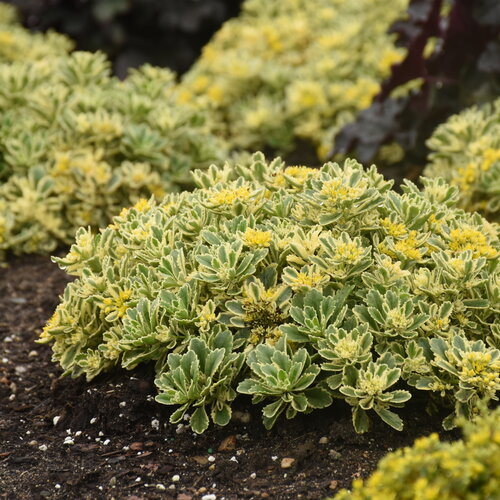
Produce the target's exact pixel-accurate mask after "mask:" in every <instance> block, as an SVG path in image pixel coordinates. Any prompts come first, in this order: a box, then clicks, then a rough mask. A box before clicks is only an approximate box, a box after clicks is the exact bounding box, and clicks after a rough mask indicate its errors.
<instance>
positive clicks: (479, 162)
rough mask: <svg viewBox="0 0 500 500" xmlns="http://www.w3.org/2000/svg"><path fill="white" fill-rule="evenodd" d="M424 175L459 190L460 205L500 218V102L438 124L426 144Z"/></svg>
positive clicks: (470, 110) (473, 109)
mask: <svg viewBox="0 0 500 500" xmlns="http://www.w3.org/2000/svg"><path fill="white" fill-rule="evenodd" d="M427 145H428V146H429V148H430V150H431V153H430V155H429V160H430V161H429V164H428V165H427V167H426V169H425V171H424V175H427V176H429V177H443V178H444V179H446V180H447V181H448V182H449V183H450V184H452V185H455V186H458V187H459V188H460V205H461V206H462V207H464V208H465V209H466V210H471V211H473V210H477V211H479V212H481V213H484V214H485V216H486V217H488V218H489V219H491V220H496V221H497V220H498V219H499V217H500V99H498V100H496V101H494V102H493V103H491V104H486V105H484V106H481V107H478V106H476V107H472V108H469V109H466V110H465V111H462V112H461V113H460V114H458V115H454V116H452V117H451V118H449V119H448V120H447V121H446V122H444V123H443V124H441V125H439V127H438V128H437V129H436V130H435V131H434V133H433V134H432V136H431V138H430V139H429V140H428V141H427Z"/></svg>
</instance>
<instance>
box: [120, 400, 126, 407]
mask: <svg viewBox="0 0 500 500" xmlns="http://www.w3.org/2000/svg"><path fill="white" fill-rule="evenodd" d="M118 406H119V407H120V408H125V406H127V402H126V401H122V402H121V403H120V404H119V405H118Z"/></svg>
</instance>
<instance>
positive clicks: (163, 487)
mask: <svg viewBox="0 0 500 500" xmlns="http://www.w3.org/2000/svg"><path fill="white" fill-rule="evenodd" d="M156 489H157V490H160V491H165V490H166V489H167V488H165V485H164V484H161V483H158V484H157V485H156Z"/></svg>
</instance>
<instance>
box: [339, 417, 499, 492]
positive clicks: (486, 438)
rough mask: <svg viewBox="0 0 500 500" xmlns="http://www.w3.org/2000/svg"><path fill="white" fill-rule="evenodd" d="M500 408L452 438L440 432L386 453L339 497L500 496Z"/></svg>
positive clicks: (468, 425)
mask: <svg viewBox="0 0 500 500" xmlns="http://www.w3.org/2000/svg"><path fill="white" fill-rule="evenodd" d="M499 429H500V409H497V410H495V411H494V412H492V413H491V414H490V415H486V416H482V417H480V418H477V419H476V421H475V422H473V423H471V422H469V423H467V424H465V425H464V434H465V436H464V438H463V439H461V440H458V441H456V442H452V443H443V442H440V441H439V436H438V435H437V434H431V435H430V436H428V437H424V438H420V439H417V440H416V441H415V444H414V445H413V446H412V447H407V448H404V449H401V450H397V451H395V452H393V453H390V454H389V455H387V456H386V457H384V458H383V459H382V460H381V461H380V463H379V465H378V467H377V470H376V471H375V472H374V473H373V474H372V475H371V476H370V477H369V478H368V479H367V480H366V481H364V482H363V481H362V480H359V479H358V480H355V481H354V483H353V487H352V491H347V490H342V491H341V492H339V493H338V494H337V495H336V496H335V500H383V499H386V498H398V499H401V500H413V499H417V498H418V499H425V500H427V499H429V500H430V499H440V500H455V499H458V498H461V499H464V500H476V499H482V498H491V499H493V498H497V497H498V492H499V491H500V466H499V464H498V457H499V456H500V430H499Z"/></svg>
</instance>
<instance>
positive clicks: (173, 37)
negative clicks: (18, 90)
mask: <svg viewBox="0 0 500 500" xmlns="http://www.w3.org/2000/svg"><path fill="white" fill-rule="evenodd" d="M5 3H10V4H12V5H15V6H16V7H17V8H18V9H19V13H20V16H21V21H22V23H23V24H24V26H26V27H27V28H29V29H31V30H35V31H47V30H48V29H53V30H55V31H57V32H59V33H64V34H66V35H68V36H69V37H70V38H71V39H72V40H74V41H75V43H76V48H77V49H78V50H88V51H92V52H94V51H96V50H102V51H104V52H105V53H106V54H107V55H108V56H109V58H110V60H111V61H112V63H113V68H114V72H115V73H116V74H117V75H118V76H120V77H124V76H125V75H126V73H127V68H128V67H137V66H140V65H141V64H143V63H145V62H149V63H151V64H154V65H156V66H166V67H169V68H171V69H173V70H174V71H176V72H177V73H183V72H185V71H186V70H187V69H188V68H189V67H190V66H191V64H192V63H193V62H194V61H195V59H196V58H197V57H198V55H199V53H200V51H201V48H202V47H203V46H204V45H205V44H206V43H207V42H208V40H209V39H210V37H211V36H212V35H213V33H214V32H215V31H217V29H218V28H219V27H220V26H221V25H222V23H223V22H224V21H226V20H227V19H229V18H230V17H234V16H236V15H238V13H239V10H240V5H241V3H242V0H7V1H6V2H5Z"/></svg>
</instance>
